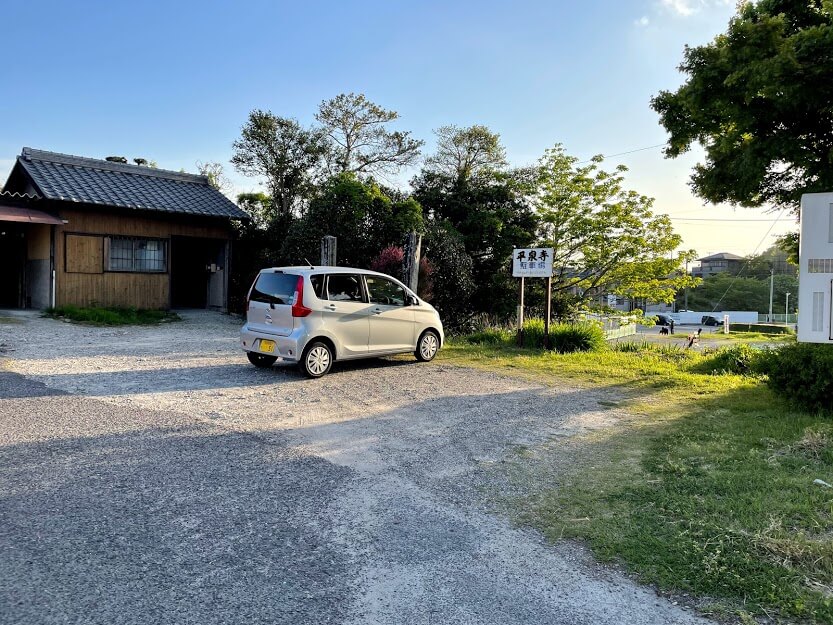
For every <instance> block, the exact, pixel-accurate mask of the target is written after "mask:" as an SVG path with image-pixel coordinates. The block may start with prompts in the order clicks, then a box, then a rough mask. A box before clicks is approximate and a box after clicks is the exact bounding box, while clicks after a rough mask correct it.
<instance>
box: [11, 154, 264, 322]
mask: <svg viewBox="0 0 833 625" xmlns="http://www.w3.org/2000/svg"><path fill="white" fill-rule="evenodd" d="M246 219H248V215H247V214H246V213H245V212H244V211H242V210H241V209H240V208H238V207H237V206H236V205H235V204H234V203H233V202H232V201H231V200H229V199H228V198H226V197H225V196H224V195H223V194H222V193H220V192H219V191H217V190H216V189H214V188H213V187H211V185H210V184H209V182H208V179H207V178H206V177H204V176H196V175H193V174H185V173H180V172H175V171H167V170H162V169H156V168H151V167H146V166H139V165H129V164H125V163H114V162H110V161H105V160H98V159H91V158H82V157H78V156H69V155H66V154H57V153H54V152H45V151H42V150H33V149H31V148H23V151H22V153H21V155H20V156H18V157H17V161H16V163H15V165H14V167H13V168H12V171H11V174H10V175H9V179H8V181H7V182H6V185H5V187H4V189H3V192H2V193H0V233H2V234H0V308H4V307H5V308H41V309H42V308H46V307H48V306H61V305H67V304H72V305H76V306H92V305H96V306H119V307H130V306H132V307H136V308H165V309H167V308H212V309H217V310H226V309H227V307H228V276H229V262H230V256H231V238H232V237H231V235H232V221H233V220H246Z"/></svg>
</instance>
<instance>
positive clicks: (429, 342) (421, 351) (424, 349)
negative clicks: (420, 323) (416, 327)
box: [414, 330, 440, 362]
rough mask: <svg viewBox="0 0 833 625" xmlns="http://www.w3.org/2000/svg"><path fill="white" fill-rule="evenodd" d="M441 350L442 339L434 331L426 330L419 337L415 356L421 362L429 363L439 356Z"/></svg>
mask: <svg viewBox="0 0 833 625" xmlns="http://www.w3.org/2000/svg"><path fill="white" fill-rule="evenodd" d="M439 349H440V337H439V336H438V335H437V333H436V332H434V331H433V330H426V331H425V332H423V333H422V336H420V337H419V343H417V348H416V351H415V352H414V356H416V359H417V360H419V361H420V362H428V361H429V360H434V356H436V355H437V352H438V351H439Z"/></svg>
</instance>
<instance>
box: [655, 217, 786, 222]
mask: <svg viewBox="0 0 833 625" xmlns="http://www.w3.org/2000/svg"><path fill="white" fill-rule="evenodd" d="M669 219H670V220H672V221H749V222H754V221H765V222H767V223H769V221H770V220H769V219H724V218H722V217H669Z"/></svg>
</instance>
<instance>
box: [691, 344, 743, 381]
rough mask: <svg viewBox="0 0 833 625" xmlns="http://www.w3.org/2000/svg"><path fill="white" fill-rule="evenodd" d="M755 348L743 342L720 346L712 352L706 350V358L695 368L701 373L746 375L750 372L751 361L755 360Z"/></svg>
mask: <svg viewBox="0 0 833 625" xmlns="http://www.w3.org/2000/svg"><path fill="white" fill-rule="evenodd" d="M756 351H757V350H755V349H754V348H752V347H749V345H746V344H745V343H741V344H740V345H732V346H731V347H721V348H720V349H717V350H715V351H714V352H711V353H709V352H706V353H705V354H704V355H705V356H706V358H705V359H704V360H703V362H702V363H700V364H699V365H698V366H697V367H696V369H698V370H700V371H702V372H703V373H735V374H737V375H747V374H749V373H751V372H752V363H753V361H754V360H755V352H756Z"/></svg>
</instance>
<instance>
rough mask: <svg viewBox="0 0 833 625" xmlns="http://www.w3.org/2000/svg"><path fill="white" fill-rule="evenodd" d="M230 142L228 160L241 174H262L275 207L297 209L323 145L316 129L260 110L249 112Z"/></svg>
mask: <svg viewBox="0 0 833 625" xmlns="http://www.w3.org/2000/svg"><path fill="white" fill-rule="evenodd" d="M232 145H233V148H234V155H233V156H232V157H231V163H232V164H233V165H234V167H235V168H236V169H237V170H238V171H239V172H241V173H242V174H245V175H247V176H260V177H263V178H264V179H265V181H266V187H267V189H268V191H269V195H270V196H271V197H272V200H273V202H274V205H275V208H276V209H277V210H278V211H279V212H280V213H283V214H291V213H292V212H293V211H295V212H297V211H299V210H300V203H301V201H302V200H303V199H305V198H306V197H308V195H309V194H310V193H311V191H312V187H313V180H314V176H315V174H316V172H317V170H318V167H319V165H320V164H321V162H322V159H323V157H324V153H325V149H326V143H325V140H324V135H323V131H321V130H320V129H305V128H303V127H301V125H300V124H299V123H298V122H297V121H296V120H294V119H288V118H286V117H278V116H277V115H274V114H273V113H271V112H269V111H260V110H254V111H252V112H251V113H250V114H249V119H248V121H247V122H246V124H245V125H244V126H243V129H242V131H241V137H240V138H239V139H237V140H236V141H235V142H234V143H233V144H232Z"/></svg>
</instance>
